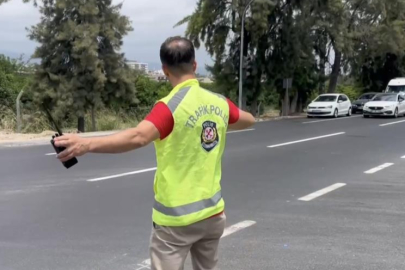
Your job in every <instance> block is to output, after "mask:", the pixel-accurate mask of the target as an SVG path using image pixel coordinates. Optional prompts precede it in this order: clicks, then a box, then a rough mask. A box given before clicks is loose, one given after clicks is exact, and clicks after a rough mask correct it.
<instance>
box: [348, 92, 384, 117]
mask: <svg viewBox="0 0 405 270" xmlns="http://www.w3.org/2000/svg"><path fill="white" fill-rule="evenodd" d="M377 94H379V93H366V94H363V95H361V96H360V97H359V98H358V99H356V100H355V101H354V102H353V103H352V112H353V114H356V113H358V112H361V113H362V112H363V107H364V104H366V103H367V102H369V101H370V100H372V99H373V98H374V97H375V95H377Z"/></svg>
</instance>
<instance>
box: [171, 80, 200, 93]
mask: <svg viewBox="0 0 405 270" xmlns="http://www.w3.org/2000/svg"><path fill="white" fill-rule="evenodd" d="M196 85H200V82H199V81H198V80H197V79H189V80H186V81H184V82H182V83H180V84H178V85H177V86H176V87H175V88H173V90H172V93H173V94H174V93H177V92H178V91H179V90H180V89H182V88H184V87H187V86H196Z"/></svg>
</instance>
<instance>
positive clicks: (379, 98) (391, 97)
mask: <svg viewBox="0 0 405 270" xmlns="http://www.w3.org/2000/svg"><path fill="white" fill-rule="evenodd" d="M373 101H397V95H392V94H385V95H377V96H375V97H374V99H373Z"/></svg>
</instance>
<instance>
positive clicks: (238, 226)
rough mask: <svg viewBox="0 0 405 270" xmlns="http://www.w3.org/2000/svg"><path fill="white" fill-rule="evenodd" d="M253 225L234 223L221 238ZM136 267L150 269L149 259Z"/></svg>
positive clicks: (249, 223)
mask: <svg viewBox="0 0 405 270" xmlns="http://www.w3.org/2000/svg"><path fill="white" fill-rule="evenodd" d="M255 224H256V221H252V220H245V221H242V222H239V223H236V224H234V225H232V226H230V227H228V228H226V229H225V231H224V233H223V234H222V237H221V238H224V237H227V236H229V235H231V234H234V233H236V232H239V231H241V230H243V229H246V228H248V227H251V226H253V225H255ZM138 266H139V268H137V269H135V270H142V269H150V267H151V262H150V259H147V260H144V261H143V262H141V263H140V264H138Z"/></svg>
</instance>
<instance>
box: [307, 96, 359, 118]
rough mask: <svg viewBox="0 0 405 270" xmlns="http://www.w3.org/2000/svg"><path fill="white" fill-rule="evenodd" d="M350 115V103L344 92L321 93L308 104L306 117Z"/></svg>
mask: <svg viewBox="0 0 405 270" xmlns="http://www.w3.org/2000/svg"><path fill="white" fill-rule="evenodd" d="M340 115H346V116H351V115H352V103H351V101H350V99H349V98H348V97H347V96H346V95H345V94H323V95H320V96H318V97H317V98H316V99H315V100H314V101H312V102H311V103H310V104H309V105H308V109H307V116H308V118H312V117H316V116H333V117H335V118H338V117H339V116H340Z"/></svg>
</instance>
